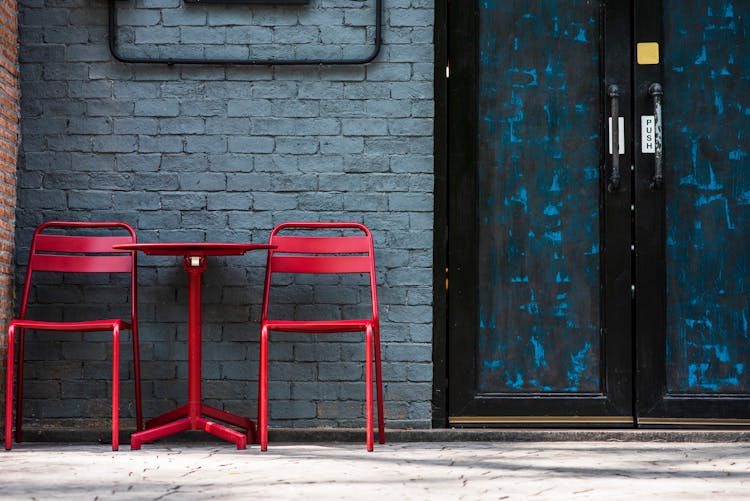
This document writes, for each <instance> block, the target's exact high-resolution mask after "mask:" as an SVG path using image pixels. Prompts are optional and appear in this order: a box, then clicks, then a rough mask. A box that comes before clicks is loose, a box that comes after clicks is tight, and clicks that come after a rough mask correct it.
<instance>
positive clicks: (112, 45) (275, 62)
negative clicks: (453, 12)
mask: <svg viewBox="0 0 750 501" xmlns="http://www.w3.org/2000/svg"><path fill="white" fill-rule="evenodd" d="M108 7H109V28H108V30H109V32H108V37H109V51H110V52H111V53H112V56H113V57H114V58H115V59H117V60H118V61H120V62H122V63H137V64H170V65H171V64H217V65H242V66H282V65H283V66H310V65H337V66H338V65H355V64H368V63H370V62H372V61H373V60H374V59H375V58H376V57H377V56H378V54H379V53H380V48H381V46H382V45H383V38H382V24H383V0H376V3H375V43H374V45H373V50H372V52H371V53H370V54H369V55H368V56H365V57H363V58H359V59H357V58H355V59H252V58H251V59H193V58H173V57H130V56H124V55H122V54H121V53H120V51H119V46H118V45H117V30H118V28H119V26H118V25H117V7H116V6H115V0H109V2H108Z"/></svg>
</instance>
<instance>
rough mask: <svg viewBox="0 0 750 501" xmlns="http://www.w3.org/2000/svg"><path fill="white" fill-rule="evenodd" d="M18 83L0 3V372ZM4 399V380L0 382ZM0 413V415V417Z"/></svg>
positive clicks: (14, 24)
mask: <svg viewBox="0 0 750 501" xmlns="http://www.w3.org/2000/svg"><path fill="white" fill-rule="evenodd" d="M19 100H20V90H19V79H18V7H17V4H16V2H15V0H0V368H2V369H3V370H4V368H5V360H6V353H5V339H6V331H7V326H8V319H9V318H10V316H11V315H12V313H13V246H14V227H15V217H16V214H15V212H16V158H17V156H18V146H19V145H18V143H19V134H20V119H19V113H20V104H19ZM0 379H2V381H0V395H2V398H3V401H4V399H5V397H4V395H5V391H4V385H5V378H0ZM3 414H4V413H3V411H0V415H3Z"/></svg>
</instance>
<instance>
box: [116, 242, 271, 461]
mask: <svg viewBox="0 0 750 501" xmlns="http://www.w3.org/2000/svg"><path fill="white" fill-rule="evenodd" d="M113 247H114V248H115V249H121V250H135V251H140V252H143V253H145V254H149V255H152V256H183V257H184V259H183V266H184V268H185V271H187V273H188V403H187V404H186V405H183V406H181V407H178V408H177V409H175V410H173V411H170V412H167V413H166V414H162V415H161V416H158V417H156V418H154V419H151V420H149V421H147V422H146V429H145V430H143V431H139V432H136V433H133V434H132V435H131V436H130V448H131V449H133V450H137V449H140V448H141V444H143V443H147V442H153V441H154V440H158V439H160V438H163V437H166V436H168V435H172V434H174V433H178V432H181V431H185V430H203V431H205V432H208V433H210V434H212V435H216V436H217V437H219V438H222V439H224V440H229V441H230V442H233V443H234V444H236V445H237V448H238V449H244V448H245V447H246V446H247V442H248V440H249V441H250V443H253V442H255V441H256V429H255V423H254V422H253V421H251V420H249V419H247V418H244V417H241V416H237V415H235V414H231V413H229V412H226V411H223V410H221V409H217V408H215V407H211V406H210V405H206V404H204V403H203V401H202V397H201V378H202V376H201V363H202V355H201V337H202V334H201V323H202V320H201V301H202V300H201V285H202V282H201V277H202V275H203V272H204V271H206V257H207V256H241V255H243V254H245V253H246V252H249V251H252V250H259V249H272V248H273V247H274V246H273V245H268V244H235V243H214V242H188V243H140V244H121V245H115V246H113ZM207 418H212V419H216V420H218V421H222V422H224V423H227V424H230V425H232V426H236V427H237V428H240V429H242V430H245V433H240V432H238V431H236V430H234V429H232V428H228V427H226V426H223V425H221V424H219V423H216V422H215V421H211V420H209V419H207Z"/></svg>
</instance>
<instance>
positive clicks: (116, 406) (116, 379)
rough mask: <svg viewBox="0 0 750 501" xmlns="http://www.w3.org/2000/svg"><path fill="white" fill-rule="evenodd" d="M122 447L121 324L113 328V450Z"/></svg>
mask: <svg viewBox="0 0 750 501" xmlns="http://www.w3.org/2000/svg"><path fill="white" fill-rule="evenodd" d="M119 448H120V326H119V325H115V326H114V328H113V329H112V450H113V451H116V450H118V449H119Z"/></svg>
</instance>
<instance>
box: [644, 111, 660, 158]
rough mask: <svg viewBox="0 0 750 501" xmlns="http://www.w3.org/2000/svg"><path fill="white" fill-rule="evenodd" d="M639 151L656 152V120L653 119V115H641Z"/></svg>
mask: <svg viewBox="0 0 750 501" xmlns="http://www.w3.org/2000/svg"><path fill="white" fill-rule="evenodd" d="M641 153H656V120H654V115H643V116H641Z"/></svg>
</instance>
